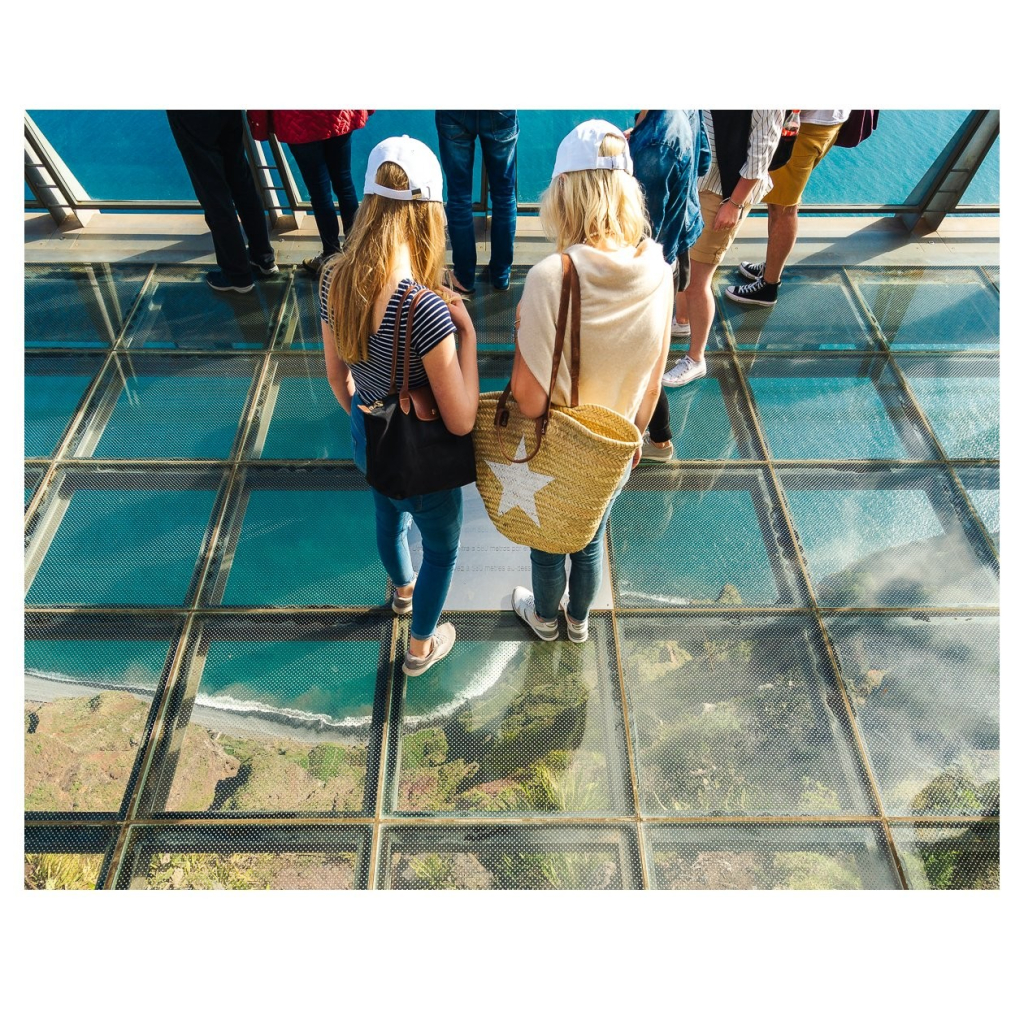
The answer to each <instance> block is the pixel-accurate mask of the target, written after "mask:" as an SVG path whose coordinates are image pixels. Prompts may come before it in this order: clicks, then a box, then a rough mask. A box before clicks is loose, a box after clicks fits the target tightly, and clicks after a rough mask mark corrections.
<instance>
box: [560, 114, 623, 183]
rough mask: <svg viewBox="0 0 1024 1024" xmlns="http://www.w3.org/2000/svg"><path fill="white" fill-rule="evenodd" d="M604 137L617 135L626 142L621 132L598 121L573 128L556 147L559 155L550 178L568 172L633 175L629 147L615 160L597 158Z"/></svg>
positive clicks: (609, 123)
mask: <svg viewBox="0 0 1024 1024" xmlns="http://www.w3.org/2000/svg"><path fill="white" fill-rule="evenodd" d="M606 135H618V136H619V138H621V139H622V140H623V142H625V141H626V136H625V135H624V134H623V131H622V129H621V128H616V127H615V125H613V124H612V123H611V122H610V121H601V120H599V119H597V118H595V119H593V120H591V121H584V122H583V123H582V124H578V125H576V127H575V128H573V130H572V131H571V132H569V134H568V135H566V137H565V138H564V139H562V141H561V142H560V143H559V144H558V152H557V153H556V154H555V169H554V170H553V171H552V172H551V177H552V178H557V177H558V175H559V174H567V173H569V172H571V171H599V170H607V171H625V172H626V173H627V174H632V173H633V159H632V157H631V156H630V155H629V145H628V144H627V145H626V147H625V149H623V151H622V152H621V153H619V154H618V155H617V156H600V155H599V154H600V150H601V143H602V142H604V137H605V136H606Z"/></svg>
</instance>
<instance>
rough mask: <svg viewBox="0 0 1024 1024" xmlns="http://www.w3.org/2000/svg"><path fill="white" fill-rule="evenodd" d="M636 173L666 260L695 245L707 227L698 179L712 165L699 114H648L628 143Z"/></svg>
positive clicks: (660, 111)
mask: <svg viewBox="0 0 1024 1024" xmlns="http://www.w3.org/2000/svg"><path fill="white" fill-rule="evenodd" d="M629 152H630V155H631V156H632V158H633V174H634V176H635V177H636V179H637V181H639V182H640V185H641V186H642V188H643V190H644V195H645V197H646V199H647V214H648V216H649V217H650V219H651V230H652V231H653V233H654V238H655V241H658V242H660V243H661V247H662V249H663V251H664V253H665V260H666V262H668V263H669V264H672V263H675V260H676V255H677V253H679V252H680V251H685V250H687V249H689V248H690V246H692V245H693V243H694V242H696V241H697V237H698V236H699V235H700V233H701V231H702V230H703V229H704V219H703V217H701V213H700V199H699V198H698V195H697V180H698V179H699V178H700V176H701V175H702V174H706V173H707V171H708V168H710V166H711V147H710V145H709V144H708V138H707V134H706V133H705V131H704V123H703V120H702V118H701V112H700V111H699V110H649V111H647V116H646V117H645V118H644V119H643V120H642V121H641V122H640V124H638V125H637V126H636V128H634V129H633V131H632V133H631V135H630V140H629Z"/></svg>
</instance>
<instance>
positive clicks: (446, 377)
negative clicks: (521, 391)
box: [423, 295, 480, 436]
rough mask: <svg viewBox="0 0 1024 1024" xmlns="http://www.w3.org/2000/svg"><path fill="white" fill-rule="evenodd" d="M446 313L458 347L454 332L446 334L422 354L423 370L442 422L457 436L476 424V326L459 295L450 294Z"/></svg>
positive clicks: (478, 383) (477, 386)
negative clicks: (457, 339) (453, 326)
mask: <svg viewBox="0 0 1024 1024" xmlns="http://www.w3.org/2000/svg"><path fill="white" fill-rule="evenodd" d="M448 312H449V313H450V314H451V318H452V321H453V323H454V324H455V328H456V330H457V331H458V333H459V345H458V349H456V346H455V335H454V334H449V335H448V336H447V337H446V338H444V339H443V340H442V341H441V342H440V343H439V344H437V345H435V346H434V347H433V348H432V349H431V350H430V351H429V352H428V353H427V354H426V355H425V356H424V357H423V369H424V370H426V371H427V380H429V381H430V389H431V391H433V393H434V399H435V400H436V401H437V408H438V410H439V411H440V413H441V419H443V420H444V425H445V426H446V427H447V428H448V429H449V430H450V431H451V432H452V433H453V434H458V435H460V436H461V435H464V434H468V433H470V432H471V431H472V429H473V427H474V426H475V425H476V410H477V406H478V405H479V402H480V371H479V369H478V367H477V363H476V329H475V328H474V327H473V321H472V320H471V319H470V316H469V311H468V310H467V309H466V304H465V303H464V302H463V301H462V299H461V297H460V296H458V295H453V297H452V299H451V302H450V303H449V306H448Z"/></svg>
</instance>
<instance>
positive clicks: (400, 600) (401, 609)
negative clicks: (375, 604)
mask: <svg viewBox="0 0 1024 1024" xmlns="http://www.w3.org/2000/svg"><path fill="white" fill-rule="evenodd" d="M417 575H418V573H414V574H413V577H412V582H413V583H415V582H416V576H417ZM391 610H392V611H393V612H394V613H395V614H396V615H408V614H409V612H411V611H412V594H410V595H409V596H408V597H399V596H398V589H397V588H396V589H395V596H394V597H393V598H392V599H391Z"/></svg>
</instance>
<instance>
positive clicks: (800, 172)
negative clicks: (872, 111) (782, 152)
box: [762, 123, 843, 206]
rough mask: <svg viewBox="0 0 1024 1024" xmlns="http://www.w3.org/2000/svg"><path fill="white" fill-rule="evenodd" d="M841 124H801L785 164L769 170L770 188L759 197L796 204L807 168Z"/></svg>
mask: <svg viewBox="0 0 1024 1024" xmlns="http://www.w3.org/2000/svg"><path fill="white" fill-rule="evenodd" d="M842 127H843V126H842V125H841V124H807V123H805V124H802V125H800V131H799V132H798V133H797V137H796V142H794V143H793V154H792V156H790V158H789V160H787V161H786V164H785V166H783V167H780V168H779V169H778V170H777V171H772V172H771V175H772V190H771V192H769V193H768V195H766V196H765V197H764V199H763V200H762V202H765V203H771V204H772V205H773V206H798V205H799V204H800V200H801V199H802V198H803V194H804V186H805V185H806V184H807V179H808V178H809V177H810V176H811V171H813V170H814V168H815V167H817V166H818V164H820V163H821V160H822V157H824V155H825V154H826V153H827V152H828V151H829V150H830V149H831V148H832V143H833V142H835V141H836V136H837V135H838V134H839V129H840V128H842Z"/></svg>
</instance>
